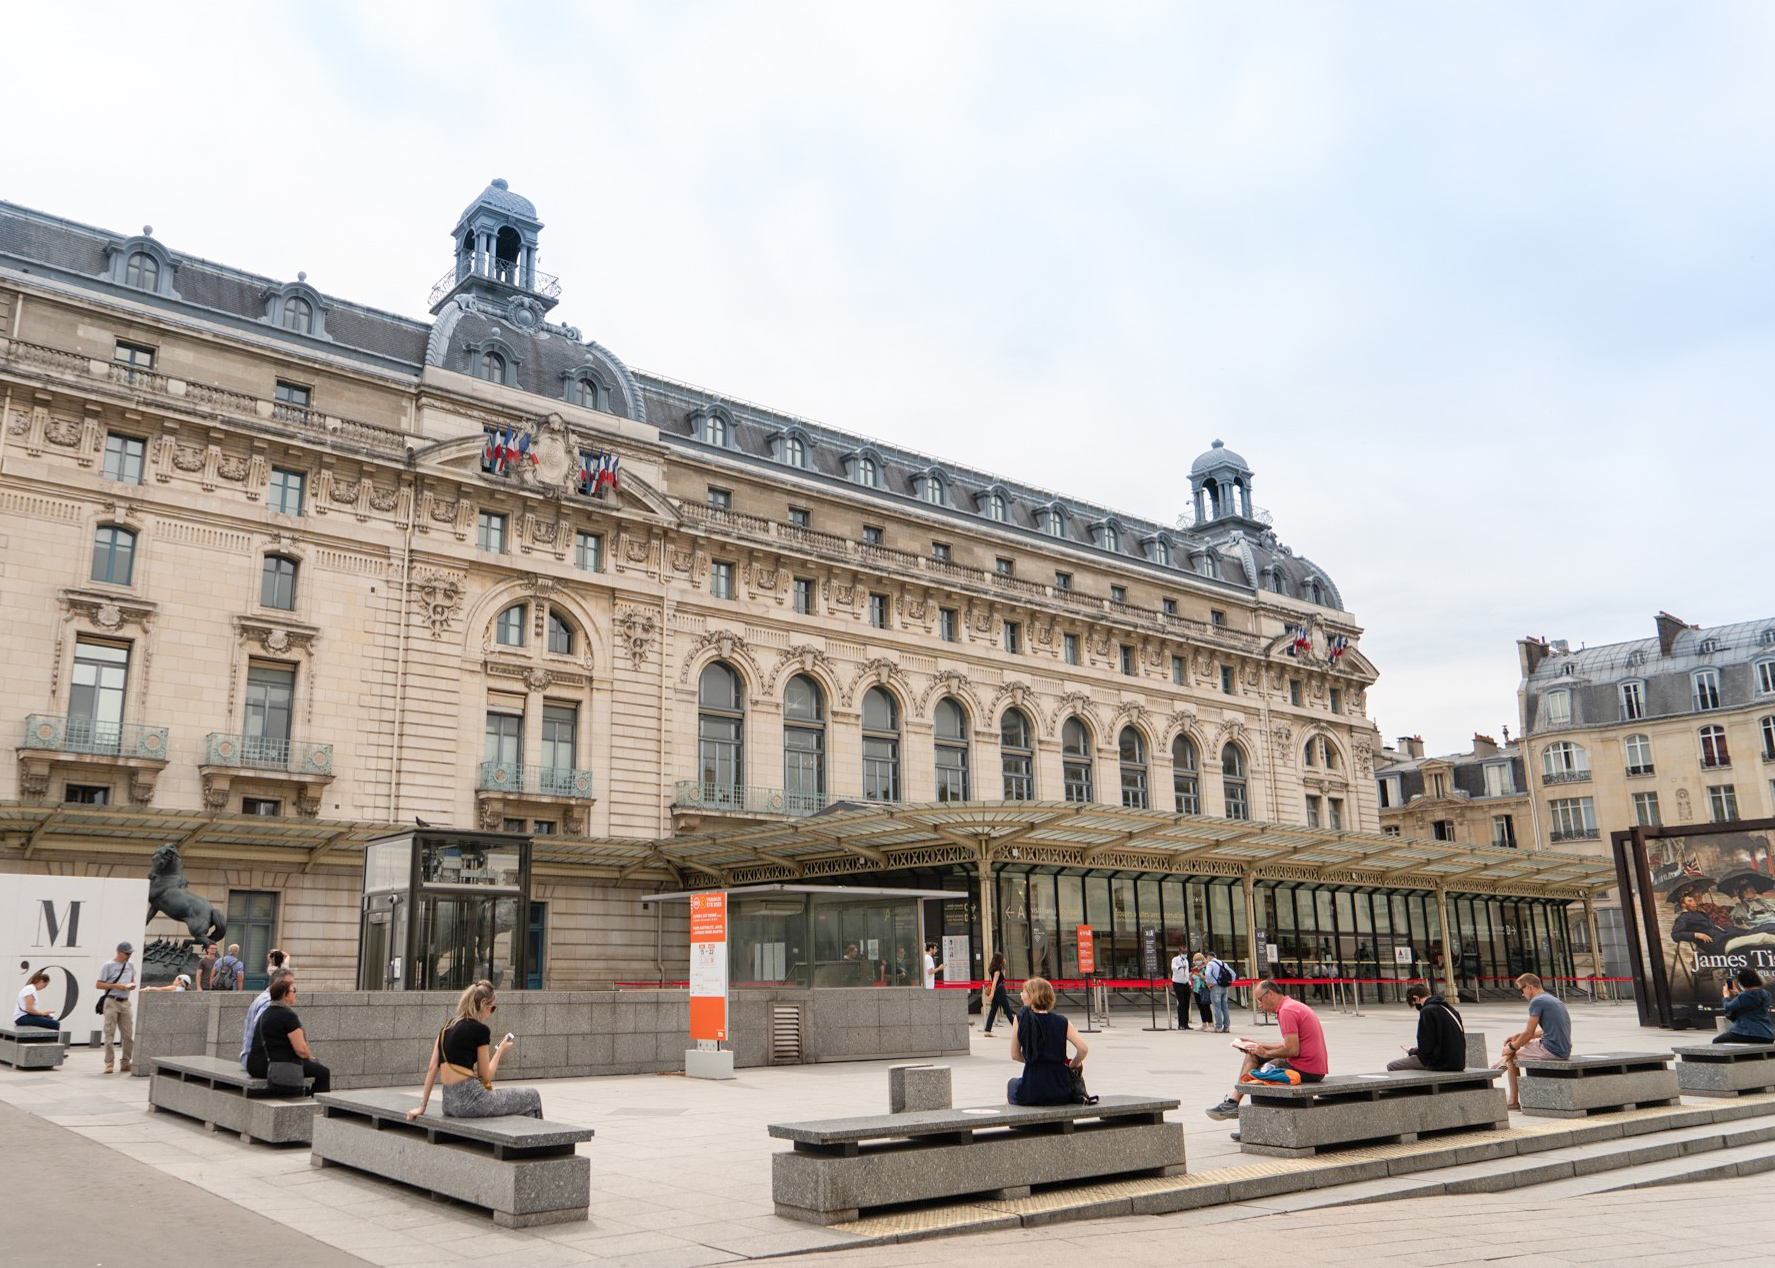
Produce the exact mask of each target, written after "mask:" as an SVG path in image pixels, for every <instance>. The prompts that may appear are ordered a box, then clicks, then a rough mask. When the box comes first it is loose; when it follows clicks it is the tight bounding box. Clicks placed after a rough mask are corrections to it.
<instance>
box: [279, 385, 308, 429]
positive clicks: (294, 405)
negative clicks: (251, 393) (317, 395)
mask: <svg viewBox="0 0 1775 1268" xmlns="http://www.w3.org/2000/svg"><path fill="white" fill-rule="evenodd" d="M313 400H314V393H313V392H312V391H311V390H310V389H308V388H306V387H304V386H302V384H300V383H285V382H284V381H283V380H282V379H279V380H278V381H277V386H276V387H275V388H273V389H272V394H271V416H272V417H273V418H275V419H277V420H278V421H279V422H284V423H306V422H307V421H308V409H309V406H310V404H311V403H312V402H313Z"/></svg>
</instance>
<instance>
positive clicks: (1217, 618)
mask: <svg viewBox="0 0 1775 1268" xmlns="http://www.w3.org/2000/svg"><path fill="white" fill-rule="evenodd" d="M1208 624H1210V625H1225V624H1226V613H1225V612H1222V611H1221V610H1220V609H1219V608H1210V609H1209V610H1208Z"/></svg>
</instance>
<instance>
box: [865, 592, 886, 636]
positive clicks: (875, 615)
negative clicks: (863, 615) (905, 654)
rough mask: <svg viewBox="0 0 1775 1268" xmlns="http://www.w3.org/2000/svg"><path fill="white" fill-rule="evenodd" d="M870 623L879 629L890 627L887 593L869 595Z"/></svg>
mask: <svg viewBox="0 0 1775 1268" xmlns="http://www.w3.org/2000/svg"><path fill="white" fill-rule="evenodd" d="M869 624H870V625H871V626H873V627H874V628H875V629H878V630H885V629H886V628H887V627H888V597H887V595H885V594H871V595H870V596H869Z"/></svg>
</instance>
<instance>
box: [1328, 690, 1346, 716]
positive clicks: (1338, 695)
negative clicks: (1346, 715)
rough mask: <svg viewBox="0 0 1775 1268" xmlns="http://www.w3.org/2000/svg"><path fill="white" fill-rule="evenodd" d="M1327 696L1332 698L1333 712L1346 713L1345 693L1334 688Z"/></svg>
mask: <svg viewBox="0 0 1775 1268" xmlns="http://www.w3.org/2000/svg"><path fill="white" fill-rule="evenodd" d="M1326 694H1327V695H1328V696H1329V697H1330V698H1331V711H1332V712H1333V713H1342V712H1343V711H1344V693H1343V692H1342V691H1341V690H1339V689H1338V688H1336V687H1333V688H1332V689H1331V690H1330V691H1329V692H1327V693H1326Z"/></svg>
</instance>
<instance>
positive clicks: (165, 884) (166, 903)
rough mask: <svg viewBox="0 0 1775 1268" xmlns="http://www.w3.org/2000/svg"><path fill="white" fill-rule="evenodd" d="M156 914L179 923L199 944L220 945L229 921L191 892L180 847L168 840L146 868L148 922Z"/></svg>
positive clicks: (219, 911) (210, 903)
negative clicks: (218, 943) (216, 943)
mask: <svg viewBox="0 0 1775 1268" xmlns="http://www.w3.org/2000/svg"><path fill="white" fill-rule="evenodd" d="M155 912H160V913H161V914H163V915H166V916H171V917H172V918H173V919H174V920H178V921H182V922H183V923H184V925H185V927H186V928H187V929H189V930H190V931H191V936H192V937H193V938H194V939H196V940H197V941H199V942H206V943H207V942H220V941H222V939H223V938H224V937H225V936H226V935H227V933H228V922H227V921H226V920H225V919H224V918H223V916H222V912H221V909H220V908H218V907H217V906H216V905H215V904H214V903H212V902H211V901H210V900H209V899H207V898H204V897H202V896H201V895H199V894H194V893H192V892H191V886H190V885H189V884H188V883H187V882H186V880H185V864H184V862H183V861H182V860H181V859H180V858H179V847H178V846H176V845H174V844H173V843H172V842H171V841H168V842H167V843H166V844H165V845H163V846H161V847H160V848H159V849H158V850H156V851H154V862H152V863H151V864H149V865H148V919H149V920H153V919H154V913H155Z"/></svg>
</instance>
